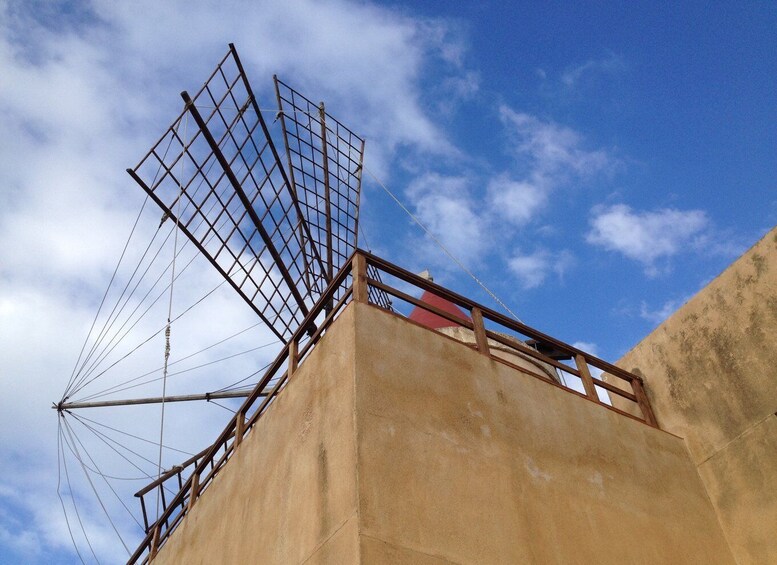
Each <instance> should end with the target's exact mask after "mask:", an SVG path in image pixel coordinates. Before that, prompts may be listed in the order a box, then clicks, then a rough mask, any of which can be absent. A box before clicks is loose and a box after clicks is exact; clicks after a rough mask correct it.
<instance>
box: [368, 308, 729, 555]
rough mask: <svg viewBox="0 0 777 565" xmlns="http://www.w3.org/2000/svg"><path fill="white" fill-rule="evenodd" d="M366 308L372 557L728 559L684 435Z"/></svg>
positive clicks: (369, 507) (369, 514) (370, 553)
mask: <svg viewBox="0 0 777 565" xmlns="http://www.w3.org/2000/svg"><path fill="white" fill-rule="evenodd" d="M355 306H356V307H357V308H356V352H357V354H356V411H357V420H356V421H357V434H358V448H357V449H358V469H359V471H358V477H359V494H358V498H359V516H360V546H361V554H362V559H363V563H370V564H372V563H376V564H380V563H392V564H393V563H408V564H409V563H423V564H429V565H431V564H435V565H441V564H445V563H472V564H476V563H510V564H512V563H542V564H545V563H597V564H599V563H618V564H622V563H646V564H647V563H650V564H656V563H672V564H676V563H732V562H733V560H732V558H731V553H730V551H729V549H728V547H727V545H726V542H725V539H724V537H723V534H722V532H721V529H720V525H719V524H718V521H717V519H716V516H715V513H714V510H713V508H712V505H711V504H710V501H709V499H708V497H707V495H706V493H705V491H704V488H703V486H702V483H701V480H700V479H699V476H698V474H697V472H696V469H695V467H694V465H693V463H692V461H691V460H690V458H689V455H688V452H687V450H686V448H685V445H684V443H683V441H682V440H681V439H679V438H677V437H674V436H672V435H670V434H667V433H664V432H662V431H659V430H656V429H653V428H650V427H648V426H646V425H644V424H642V423H640V422H636V421H634V420H631V419H629V418H626V417H623V416H621V415H619V414H616V413H614V412H612V411H610V410H607V409H605V408H603V407H601V406H597V405H596V404H594V403H592V402H590V401H588V400H585V399H583V398H580V397H578V396H576V395H573V394H569V393H568V392H565V391H563V390H561V389H559V388H558V387H555V386H552V385H551V384H549V383H546V382H543V381H541V380H539V379H535V378H532V377H529V376H527V375H523V374H520V373H518V372H516V371H515V370H513V369H510V368H509V367H506V366H505V365H503V364H501V363H498V362H496V361H493V360H491V359H488V358H487V357H486V356H484V355H481V354H479V353H478V352H477V351H474V350H472V349H471V348H468V347H462V345H461V344H459V343H456V342H454V341H453V340H451V339H448V338H446V337H444V336H441V335H439V334H437V333H436V332H431V331H428V330H426V329H423V328H420V327H418V326H415V325H413V324H410V323H407V322H405V321H404V320H402V319H400V318H398V317H395V316H391V315H387V314H385V313H383V312H381V311H379V310H377V309H375V308H371V307H369V306H364V305H359V304H357V305H355ZM419 352H423V355H419Z"/></svg>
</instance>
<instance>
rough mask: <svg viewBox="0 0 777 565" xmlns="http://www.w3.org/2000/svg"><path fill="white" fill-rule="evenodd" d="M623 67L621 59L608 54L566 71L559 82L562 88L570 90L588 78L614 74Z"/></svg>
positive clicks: (613, 54)
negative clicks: (562, 85)
mask: <svg viewBox="0 0 777 565" xmlns="http://www.w3.org/2000/svg"><path fill="white" fill-rule="evenodd" d="M625 67H626V64H625V62H624V60H623V57H621V56H619V55H616V54H615V53H610V54H609V55H608V56H606V57H603V58H601V59H589V60H587V61H586V62H584V63H582V64H580V65H577V66H576V67H570V68H568V69H566V70H565V71H564V72H563V73H562V74H561V82H562V84H564V86H566V87H568V88H572V87H574V86H577V85H578V84H579V83H580V81H581V80H585V79H586V78H588V77H591V76H598V75H603V74H610V73H615V72H618V71H621V70H623V69H624V68H625Z"/></svg>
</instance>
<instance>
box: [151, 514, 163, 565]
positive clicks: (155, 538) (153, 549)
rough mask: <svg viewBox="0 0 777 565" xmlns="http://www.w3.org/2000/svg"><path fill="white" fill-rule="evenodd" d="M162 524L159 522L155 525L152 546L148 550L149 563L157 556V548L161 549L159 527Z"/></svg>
mask: <svg viewBox="0 0 777 565" xmlns="http://www.w3.org/2000/svg"><path fill="white" fill-rule="evenodd" d="M160 526H161V524H159V523H157V525H156V526H155V527H154V536H153V537H152V538H151V548H150V549H149V550H148V561H149V563H150V562H151V561H152V560H153V559H154V557H156V553H157V550H158V549H159V528H160Z"/></svg>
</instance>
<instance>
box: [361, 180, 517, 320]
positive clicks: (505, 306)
mask: <svg viewBox="0 0 777 565" xmlns="http://www.w3.org/2000/svg"><path fill="white" fill-rule="evenodd" d="M364 170H366V171H367V173H368V174H369V175H370V176H371V177H372V179H373V180H374V181H375V182H376V183H377V184H378V186H380V187H381V188H382V189H383V190H384V191H385V192H386V194H388V195H389V196H390V197H391V199H392V200H393V201H394V202H395V203H396V204H397V206H399V207H400V208H401V209H402V210H403V211H404V212H405V213H406V214H407V215H408V216H409V217H410V219H411V220H413V221H414V222H415V223H416V224H417V225H418V227H420V228H421V229H422V230H423V231H424V233H425V234H426V235H427V236H429V238H430V239H431V240H432V241H433V242H434V243H435V244H437V246H438V247H439V248H440V249H441V250H442V251H443V253H445V254H446V255H447V256H448V258H450V259H451V260H452V261H453V262H454V263H456V265H458V266H459V268H460V269H461V270H462V271H464V272H465V273H467V275H469V276H470V278H472V280H473V281H475V282H476V283H477V284H478V286H480V288H482V289H483V290H484V291H485V292H486V294H488V296H490V297H491V298H492V299H493V300H494V301H495V302H496V303H497V304H499V306H501V307H502V308H504V310H505V311H506V312H507V313H508V314H510V315H511V316H512V317H513V318H514V319H516V320H517V321H519V322H521V323H523V322H522V320H521V319H520V318H519V317H518V316H517V315H516V314H515V312H513V311H512V310H510V308H509V307H508V306H507V304H505V303H504V302H502V300H500V299H499V297H498V296H497V295H496V294H494V293H493V292H492V291H491V290H490V289H489V288H488V287H487V286H486V285H485V283H483V281H481V280H480V279H479V278H478V277H477V276H476V275H475V274H474V273H473V272H472V271H471V270H470V269H468V268H467V266H466V265H464V263H462V262H461V261H460V260H459V259H458V258H457V257H456V256H455V255H453V253H451V251H450V250H449V249H448V248H447V247H446V246H445V245H444V244H443V243H442V241H440V240H439V238H438V237H437V236H435V235H434V234H433V233H432V232H431V230H429V228H427V227H426V226H425V225H424V224H423V223H422V222H421V220H420V219H418V217H417V216H416V215H415V214H413V213H412V212H411V211H410V210H409V209H408V208H407V207H406V206H405V205H404V204H402V202H401V201H400V200H399V198H397V197H396V196H395V195H394V193H393V192H391V190H389V188H388V187H387V186H386V185H385V184H384V183H383V182H382V181H381V180H380V179H379V178H378V177H377V176H376V175H375V174H374V173H373V172H372V171H371V170H370V169H368V168H367V167H364Z"/></svg>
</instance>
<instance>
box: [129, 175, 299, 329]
mask: <svg viewBox="0 0 777 565" xmlns="http://www.w3.org/2000/svg"><path fill="white" fill-rule="evenodd" d="M127 173H128V174H129V175H130V176H131V177H132V178H133V180H134V181H135V182H136V183H138V185H139V186H140V188H142V189H143V190H145V191H146V194H148V195H149V196H150V197H151V199H152V200H153V201H154V202H156V204H157V206H159V207H160V208H161V209H162V210H163V211H164V213H165V214H167V215H168V216H169V217H170V218H173V219H176V215H175V214H174V213H173V211H172V209H170V208H169V207H167V206H166V205H165V203H164V202H162V200H161V199H160V198H159V196H157V195H156V193H155V192H154V191H153V190H152V189H151V188H150V187H149V186H148V185H147V184H146V183H145V181H144V180H143V179H141V178H140V177H139V176H138V174H137V173H136V172H135V171H133V170H132V169H127ZM177 225H178V229H179V230H181V231H182V232H183V233H184V235H186V237H188V238H189V241H191V242H192V243H193V244H194V246H195V247H196V248H197V250H198V251H199V252H200V253H202V255H203V256H204V257H205V258H206V259H207V260H208V261H209V262H210V264H211V265H213V267H214V268H215V269H216V270H217V271H218V272H219V273H220V274H221V276H222V277H224V278H225V279H226V280H227V282H228V283H229V285H230V286H231V287H232V288H234V289H235V291H236V292H237V293H238V294H239V295H240V297H241V298H242V299H243V300H245V301H246V303H248V305H249V306H250V307H251V309H252V310H253V311H254V312H256V314H257V316H259V318H261V320H262V322H264V324H265V325H266V326H267V327H268V328H270V330H271V331H272V333H274V334H275V335H276V337H277V338H278V339H279V340H281V342H282V343H285V342H286V338H284V337H283V334H281V332H279V331H278V330H276V329H275V327H274V326H273V324H272V323H271V322H270V320H269V319H268V318H267V316H265V315H264V314H263V313H262V311H261V310H260V309H259V308H257V306H256V304H254V303H253V302H252V301H251V299H250V298H248V296H246V294H245V293H244V292H243V291H242V290H241V289H240V287H239V286H238V285H237V283H236V282H235V281H234V280H232V277H230V276H229V273H227V271H225V270H224V269H223V267H222V266H221V265H219V264H218V261H216V259H215V258H214V257H212V256H211V255H210V254H209V253H208V252H207V251H206V249H205V247H203V245H202V243H200V242H199V241H198V240H197V238H196V237H194V234H193V233H192V232H191V231H190V230H189V228H187V227H186V226H185V225H184V224H183V223H180V222H178V224H177Z"/></svg>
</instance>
